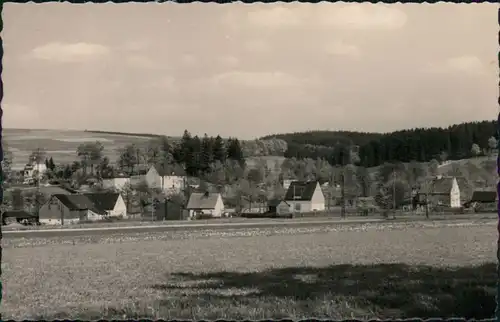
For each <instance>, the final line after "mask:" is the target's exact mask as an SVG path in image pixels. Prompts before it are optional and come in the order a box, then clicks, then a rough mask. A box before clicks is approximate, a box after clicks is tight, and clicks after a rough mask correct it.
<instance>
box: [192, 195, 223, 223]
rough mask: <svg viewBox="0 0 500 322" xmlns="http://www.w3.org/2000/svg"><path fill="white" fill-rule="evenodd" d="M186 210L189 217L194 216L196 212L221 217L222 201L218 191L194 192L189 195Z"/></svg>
mask: <svg viewBox="0 0 500 322" xmlns="http://www.w3.org/2000/svg"><path fill="white" fill-rule="evenodd" d="M186 210H188V212H189V217H190V218H193V217H196V215H197V214H204V215H211V216H212V217H222V213H223V212H224V202H223V201H222V196H221V194H220V193H208V192H205V193H198V192H194V193H192V194H191V196H189V201H188V204H187V207H186Z"/></svg>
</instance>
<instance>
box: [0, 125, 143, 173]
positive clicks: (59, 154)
mask: <svg viewBox="0 0 500 322" xmlns="http://www.w3.org/2000/svg"><path fill="white" fill-rule="evenodd" d="M2 135H3V139H4V141H5V142H6V143H7V145H8V146H9V150H10V151H11V152H12V153H13V155H14V160H13V164H12V168H13V169H22V168H23V167H24V165H25V164H26V162H28V157H29V155H30V154H31V152H32V151H34V150H36V149H37V148H40V149H43V150H45V151H46V152H47V154H48V155H50V156H52V157H53V158H54V161H55V162H56V163H71V162H73V161H75V160H76V159H77V155H76V148H77V147H78V146H79V145H80V144H82V143H85V142H95V141H100V142H101V143H102V144H103V145H104V155H105V156H107V157H109V158H110V160H111V161H112V162H114V161H115V160H116V159H117V156H118V153H117V150H118V149H120V148H121V147H123V146H125V145H126V144H130V143H143V142H146V141H147V140H149V139H150V138H147V137H138V136H127V135H114V134H103V133H89V132H84V131H75V130H25V129H4V130H3V132H2Z"/></svg>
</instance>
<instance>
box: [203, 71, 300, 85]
mask: <svg viewBox="0 0 500 322" xmlns="http://www.w3.org/2000/svg"><path fill="white" fill-rule="evenodd" d="M212 82H213V83H214V84H216V85H218V86H221V87H225V86H235V85H236V86H241V87H250V88H275V87H294V86H298V85H300V84H301V83H302V80H301V79H300V78H297V77H295V76H293V75H290V74H287V73H283V72H248V71H232V72H227V73H222V74H218V75H216V76H214V77H213V78H212Z"/></svg>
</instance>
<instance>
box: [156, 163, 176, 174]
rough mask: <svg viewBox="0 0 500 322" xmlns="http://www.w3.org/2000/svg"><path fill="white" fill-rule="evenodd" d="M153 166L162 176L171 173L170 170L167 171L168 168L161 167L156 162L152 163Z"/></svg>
mask: <svg viewBox="0 0 500 322" xmlns="http://www.w3.org/2000/svg"><path fill="white" fill-rule="evenodd" d="M154 168H155V169H156V172H158V174H159V175H160V176H162V177H165V176H171V175H172V171H169V169H167V168H165V167H162V166H161V165H158V164H156V165H154Z"/></svg>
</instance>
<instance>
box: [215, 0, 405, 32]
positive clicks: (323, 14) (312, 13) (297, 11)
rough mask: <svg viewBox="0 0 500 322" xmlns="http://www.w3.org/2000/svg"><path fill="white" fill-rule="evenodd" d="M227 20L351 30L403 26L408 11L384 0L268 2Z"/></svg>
mask: <svg viewBox="0 0 500 322" xmlns="http://www.w3.org/2000/svg"><path fill="white" fill-rule="evenodd" d="M224 21H225V22H226V24H229V25H230V26H231V27H234V28H240V27H241V25H242V22H246V23H247V24H249V25H251V26H257V27H262V28H267V29H268V30H269V29H277V28H280V29H286V28H296V27H299V28H304V27H314V28H337V29H350V30H373V29H382V30H383V29H385V30H390V29H399V28H401V27H403V26H404V25H405V24H406V21H407V16H406V14H405V13H404V12H403V11H402V10H400V9H398V8H395V7H393V5H392V6H387V5H383V4H376V5H374V4H347V5H342V6H340V5H338V4H324V3H323V4H314V5H311V4H294V5H279V6H278V5H266V7H260V8H257V9H254V10H253V11H251V12H249V13H247V14H246V15H243V16H238V15H237V14H236V13H235V12H231V11H230V12H229V13H228V14H227V15H226V17H225V19H224Z"/></svg>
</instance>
